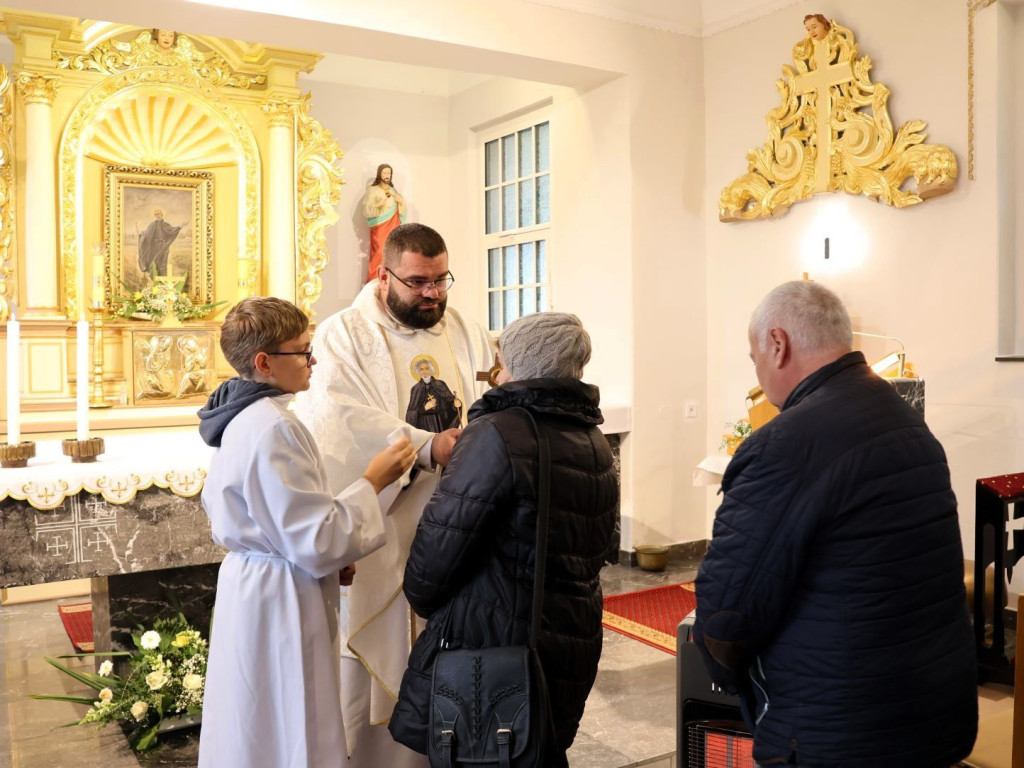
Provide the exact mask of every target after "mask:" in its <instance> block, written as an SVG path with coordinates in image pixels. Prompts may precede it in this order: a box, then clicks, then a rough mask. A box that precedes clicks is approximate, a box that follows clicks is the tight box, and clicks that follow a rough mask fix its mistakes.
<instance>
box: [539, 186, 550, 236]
mask: <svg viewBox="0 0 1024 768" xmlns="http://www.w3.org/2000/svg"><path fill="white" fill-rule="evenodd" d="M549 221H551V177H550V176H547V175H545V176H538V177H537V223H538V224H547V223H548V222H549Z"/></svg>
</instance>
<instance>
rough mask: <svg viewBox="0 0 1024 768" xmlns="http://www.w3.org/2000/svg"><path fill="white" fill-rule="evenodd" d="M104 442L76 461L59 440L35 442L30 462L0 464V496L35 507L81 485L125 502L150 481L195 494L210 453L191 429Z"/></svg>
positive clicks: (55, 502) (60, 499)
mask: <svg viewBox="0 0 1024 768" xmlns="http://www.w3.org/2000/svg"><path fill="white" fill-rule="evenodd" d="M104 443H105V447H106V452H105V453H103V454H102V455H101V456H100V457H99V458H98V459H97V460H96V461H95V462H91V463H84V464H75V463H72V461H71V459H70V458H68V457H67V456H64V455H63V454H62V452H61V441H60V440H42V441H39V442H37V443H36V457H35V458H34V459H30V460H29V466H27V467H23V468H18V469H2V468H0V501H2V500H3V499H6V498H7V497H8V496H10V497H11V498H14V499H18V500H19V501H27V502H29V503H30V504H31V505H32V506H33V507H35V508H36V509H54V508H56V507H59V506H60V505H61V504H63V503H64V500H65V499H66V498H67V497H68V496H74V495H75V494H77V493H80V492H81V491H83V490H85V491H88V492H89V493H95V494H98V495H101V496H102V497H103V498H104V499H105V500H106V501H108V502H110V503H111V504H127V503H128V502H130V501H132V499H134V498H135V494H136V493H137V492H138V491H141V490H145V489H146V488H150V487H152V486H154V485H155V486H157V487H159V488H167V489H169V490H170V491H171V492H172V493H174V494H175V495H177V496H185V497H188V496H195V495H196V494H198V493H199V492H200V491H202V489H203V482H204V481H205V479H206V470H207V468H208V467H209V463H210V457H211V456H212V455H213V449H212V448H210V447H209V446H207V445H206V444H205V443H203V441H202V440H201V439H200V437H199V433H198V432H196V431H193V430H189V431H188V432H150V433H141V434H134V435H123V436H114V437H105V438H104Z"/></svg>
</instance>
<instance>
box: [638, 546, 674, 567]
mask: <svg viewBox="0 0 1024 768" xmlns="http://www.w3.org/2000/svg"><path fill="white" fill-rule="evenodd" d="M634 551H635V552H636V564H637V565H639V566H640V569H641V570H644V571H664V570H665V566H666V565H668V547H634Z"/></svg>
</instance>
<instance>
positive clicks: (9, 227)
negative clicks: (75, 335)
mask: <svg viewBox="0 0 1024 768" xmlns="http://www.w3.org/2000/svg"><path fill="white" fill-rule="evenodd" d="M13 137H14V95H13V93H12V91H11V76H10V73H8V71H7V68H6V67H5V66H3V65H2V64H0V323H5V322H7V321H8V320H9V319H10V318H11V302H12V301H13V300H14V296H15V293H16V287H17V281H16V280H15V274H14V263H13V260H14V243H15V239H14V222H15V215H14V200H15V197H16V195H15V178H14V138H13Z"/></svg>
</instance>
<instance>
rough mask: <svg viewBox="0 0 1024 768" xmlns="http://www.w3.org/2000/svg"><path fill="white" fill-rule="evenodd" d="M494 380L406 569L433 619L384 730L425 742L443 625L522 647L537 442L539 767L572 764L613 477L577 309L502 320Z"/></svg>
mask: <svg viewBox="0 0 1024 768" xmlns="http://www.w3.org/2000/svg"><path fill="white" fill-rule="evenodd" d="M499 346H500V348H501V358H500V359H501V362H502V373H501V375H500V376H499V378H498V381H499V383H501V386H499V387H497V388H495V389H492V390H491V391H490V392H488V393H486V394H485V395H484V396H483V397H482V398H481V399H480V400H479V401H478V402H477V403H476V404H475V405H474V406H473V408H472V409H471V410H470V413H469V422H470V423H469V426H468V427H467V428H466V430H465V432H464V433H463V434H462V436H461V437H460V438H459V441H458V443H457V444H456V446H455V450H454V451H453V452H452V458H451V462H450V463H449V465H448V467H447V469H446V470H445V472H444V475H443V476H442V478H441V482H440V485H439V486H438V489H437V490H436V491H435V492H434V496H433V498H432V499H431V500H430V503H429V504H428V505H427V507H426V509H425V510H424V511H423V518H422V519H421V521H420V524H419V528H418V529H417V532H416V538H415V539H414V541H413V544H412V551H411V553H410V555H409V562H408V564H407V565H406V569H405V594H406V597H407V598H408V599H409V604H410V605H412V607H413V609H414V610H415V611H416V613H418V614H419V615H421V616H424V617H427V618H428V621H427V628H426V630H425V631H424V632H423V634H421V635H420V636H419V638H418V639H417V640H416V643H415V645H414V646H413V650H412V654H411V655H410V657H409V667H408V669H407V670H406V673H405V676H404V678H403V679H402V689H401V692H400V694H399V698H398V704H397V705H396V706H395V711H394V714H393V715H392V717H391V723H390V726H389V727H390V730H391V734H392V736H393V737H394V738H395V740H396V741H399V742H401V743H403V744H405V745H406V746H408V747H410V748H411V749H414V750H416V751H418V752H423V753H426V751H427V739H428V736H427V729H428V722H429V717H430V715H429V712H430V678H431V672H432V669H433V665H434V661H435V659H436V658H437V654H438V652H439V650H440V649H439V645H440V641H441V633H442V631H443V630H444V625H445V623H446V620H448V617H449V608H450V617H451V618H450V624H449V625H448V628H447V631H446V633H445V640H446V641H447V647H448V648H452V649H455V648H472V649H476V648H489V647H496V646H510V645H525V644H526V642H527V640H528V638H529V634H530V612H531V610H532V607H533V566H534V555H535V551H534V550H535V539H536V533H537V531H536V526H537V486H538V478H539V475H538V471H537V464H538V460H537V440H536V436H535V434H534V431H533V427H532V426H531V424H530V420H529V417H528V416H527V414H525V413H524V412H523V411H522V410H521V409H523V408H525V409H527V410H529V411H530V412H531V413H532V414H533V416H534V418H535V419H536V420H537V421H538V422H539V423H540V424H541V425H542V427H543V428H544V429H545V432H546V434H547V436H548V440H549V442H550V446H551V502H550V506H551V512H550V524H549V531H548V559H547V574H546V578H545V584H544V610H543V622H542V628H541V632H540V638H539V653H540V659H541V665H542V667H543V669H544V674H545V677H546V679H547V685H548V690H549V693H550V696H551V709H552V713H553V716H554V728H555V733H554V735H553V738H552V739H549V743H551V742H553V743H552V747H551V752H550V754H549V756H548V759H547V760H546V761H545V765H546V766H564V765H567V762H566V757H565V752H566V750H567V749H568V748H569V746H570V745H571V744H572V742H573V739H574V738H575V736H576V730H577V728H578V727H579V723H580V718H581V717H582V716H583V707H584V704H585V703H586V700H587V695H588V694H589V693H590V688H591V686H593V684H594V678H595V677H596V675H597V663H598V660H599V659H600V657H601V640H602V629H601V608H602V595H601V585H600V581H599V579H598V575H599V573H600V570H601V566H602V563H603V562H604V559H605V556H606V555H607V554H608V551H609V548H610V546H611V539H612V531H613V528H614V525H615V514H616V507H617V505H618V498H619V490H618V479H617V476H616V472H615V468H614V466H613V460H612V452H611V449H610V448H609V446H608V441H607V440H605V438H604V436H603V435H602V434H601V432H600V431H599V430H598V428H597V426H598V425H599V424H600V423H601V422H602V421H603V418H602V416H601V411H600V409H599V408H598V400H599V397H598V390H597V387H594V386H591V385H589V384H584V383H583V382H581V381H580V376H581V375H582V372H583V366H584V365H586V363H587V361H588V360H589V359H590V337H589V336H588V335H587V332H586V331H585V330H584V329H583V326H582V325H581V324H580V322H579V319H578V318H576V317H575V316H574V315H566V314H561V313H554V312H546V313H541V314H537V315H530V316H528V317H525V318H523V319H521V320H518V321H516V322H515V323H513V324H511V325H510V326H508V328H506V329H505V331H504V333H502V335H501V339H500V341H499Z"/></svg>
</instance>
